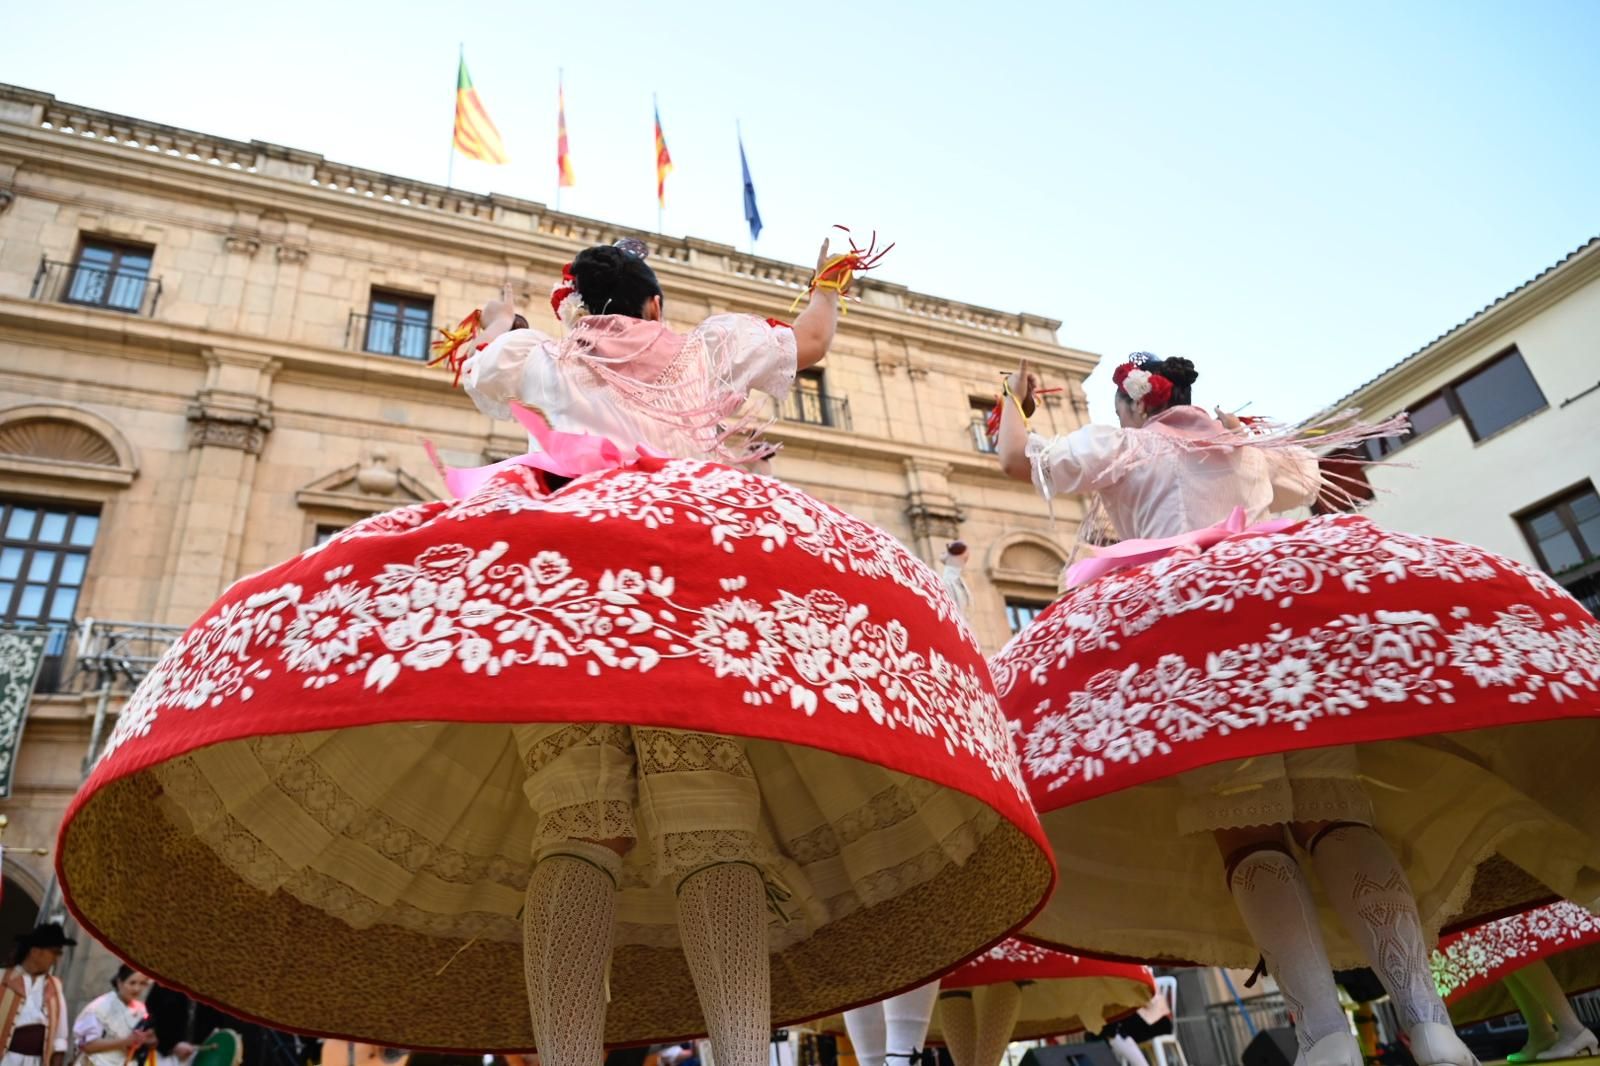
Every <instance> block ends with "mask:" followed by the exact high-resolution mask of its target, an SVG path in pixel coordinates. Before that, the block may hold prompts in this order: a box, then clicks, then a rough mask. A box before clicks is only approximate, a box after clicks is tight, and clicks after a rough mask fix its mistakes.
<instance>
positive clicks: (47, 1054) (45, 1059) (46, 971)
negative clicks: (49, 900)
mask: <svg viewBox="0 0 1600 1066" xmlns="http://www.w3.org/2000/svg"><path fill="white" fill-rule="evenodd" d="M76 944H77V941H76V940H69V939H67V935H66V933H65V932H64V931H63V930H62V928H61V925H60V923H58V922H48V923H46V924H44V925H41V926H38V927H37V928H35V929H34V930H33V931H32V932H30V933H19V934H18V935H17V951H16V955H15V956H14V957H13V958H12V960H11V967H10V968H9V969H7V970H6V973H5V977H4V978H3V979H0V1046H3V1047H4V1048H5V1056H4V1058H0V1066H64V1064H65V1060H66V1057H67V1033H68V1029H69V1023H68V1021H67V1019H68V1018H69V1017H70V1015H69V1014H68V1013H67V997H66V994H65V993H64V992H63V990H62V988H61V979H60V978H59V977H56V976H54V975H53V974H51V972H50V971H51V969H52V968H54V966H55V964H56V963H57V962H58V961H60V959H61V950H62V949H63V948H67V947H72V946H74V945H76Z"/></svg>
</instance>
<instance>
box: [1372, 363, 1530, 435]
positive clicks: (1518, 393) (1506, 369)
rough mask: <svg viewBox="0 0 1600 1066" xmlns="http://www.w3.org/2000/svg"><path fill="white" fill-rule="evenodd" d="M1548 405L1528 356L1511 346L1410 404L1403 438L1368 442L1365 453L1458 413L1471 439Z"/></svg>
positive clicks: (1426, 428)
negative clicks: (1409, 419) (1523, 356)
mask: <svg viewBox="0 0 1600 1066" xmlns="http://www.w3.org/2000/svg"><path fill="white" fill-rule="evenodd" d="M1547 406H1549V403H1548V401H1546V400H1545V398H1544V391H1543V390H1541V389H1540V388H1539V383H1538V382H1537V381H1535V380H1534V379H1533V372H1532V371H1531V370H1529V369H1528V363H1527V360H1525V359H1523V358H1522V353H1521V352H1520V351H1518V350H1517V349H1515V348H1512V349H1510V350H1509V351H1506V352H1503V353H1501V354H1500V355H1498V356H1496V357H1495V358H1493V359H1491V360H1489V361H1488V362H1487V363H1484V364H1483V365H1482V366H1479V367H1476V368H1474V369H1473V370H1472V372H1471V373H1469V374H1467V375H1466V376H1465V377H1462V378H1460V379H1458V380H1457V381H1455V382H1452V383H1451V384H1449V385H1446V386H1445V387H1444V388H1442V389H1440V390H1439V391H1438V392H1436V393H1434V394H1433V395H1431V396H1428V397H1426V398H1424V399H1422V400H1421V401H1419V402H1417V403H1415V404H1413V405H1412V406H1411V407H1410V408H1409V409H1408V412H1407V413H1408V414H1410V416H1411V431H1410V432H1409V433H1407V434H1405V435H1404V436H1402V437H1386V438H1384V439H1382V440H1373V441H1368V442H1367V454H1368V456H1369V457H1371V458H1373V459H1381V458H1383V457H1384V456H1385V455H1389V454H1391V453H1393V452H1396V451H1399V450H1400V449H1401V448H1403V447H1405V445H1406V444H1407V443H1409V442H1410V441H1411V440H1412V439H1414V438H1416V437H1420V436H1422V435H1423V434H1424V433H1427V432H1428V431H1429V430H1432V429H1435V428H1437V427H1439V426H1442V425H1444V424H1445V423H1446V422H1448V421H1450V420H1451V419H1452V418H1455V417H1456V416H1457V415H1460V416H1461V419H1462V421H1463V422H1464V423H1465V424H1466V427H1467V432H1468V433H1469V434H1470V435H1471V437H1472V439H1473V440H1484V439H1486V438H1488V437H1492V436H1494V435H1495V434H1496V433H1498V432H1500V431H1501V430H1502V429H1505V428H1506V427H1507V426H1510V425H1511V424H1512V423H1513V422H1517V421H1519V420H1520V419H1523V418H1526V417H1528V416H1529V415H1531V414H1533V413H1535V412H1536V411H1542V410H1544V409H1545V408H1546V407H1547Z"/></svg>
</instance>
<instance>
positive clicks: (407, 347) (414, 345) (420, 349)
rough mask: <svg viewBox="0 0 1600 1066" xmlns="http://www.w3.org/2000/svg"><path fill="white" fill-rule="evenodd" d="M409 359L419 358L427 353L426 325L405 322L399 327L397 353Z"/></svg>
mask: <svg viewBox="0 0 1600 1066" xmlns="http://www.w3.org/2000/svg"><path fill="white" fill-rule="evenodd" d="M397 354H399V355H403V356H406V357H407V358H410V359H421V358H422V357H423V356H425V355H427V354H428V326H427V325H426V323H424V324H423V325H420V326H419V325H417V324H416V323H415V322H407V323H405V324H404V325H402V326H401V327H400V350H399V352H398V353H397Z"/></svg>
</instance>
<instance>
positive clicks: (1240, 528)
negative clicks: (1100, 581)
mask: <svg viewBox="0 0 1600 1066" xmlns="http://www.w3.org/2000/svg"><path fill="white" fill-rule="evenodd" d="M1296 521H1297V519H1293V518H1272V519H1268V520H1267V521H1265V522H1257V523H1256V524H1255V525H1251V526H1247V525H1246V524H1245V516H1244V508H1243V507H1235V508H1234V509H1233V513H1231V514H1229V515H1228V517H1227V518H1224V519H1223V520H1222V521H1220V522H1218V523H1217V524H1216V525H1214V526H1206V527H1205V528H1204V529H1196V530H1191V531H1190V532H1188V533H1179V534H1178V535H1177V536H1175V537H1161V538H1159V539H1153V540H1124V541H1119V542H1118V543H1116V544H1108V545H1106V546H1105V547H1090V548H1089V551H1090V552H1091V553H1092V555H1091V557H1090V558H1088V559H1080V560H1078V561H1077V562H1075V563H1073V564H1072V565H1071V566H1070V567H1068V568H1067V588H1069V589H1070V588H1076V587H1077V586H1079V585H1083V584H1087V583H1088V582H1090V581H1093V580H1095V579H1096V578H1100V577H1104V576H1105V575H1107V574H1110V573H1113V572H1115V571H1117V570H1126V569H1128V568H1129V567H1132V566H1142V565H1143V564H1145V563H1153V562H1155V561H1156V560H1157V559H1159V558H1161V557H1162V556H1163V555H1170V554H1171V553H1172V552H1174V551H1176V550H1178V549H1179V548H1182V547H1184V546H1186V545H1189V544H1194V545H1197V546H1199V547H1201V548H1209V547H1211V546H1212V545H1213V544H1216V543H1218V542H1219V541H1223V540H1226V539H1227V538H1229V537H1232V536H1235V535H1236V534H1239V533H1277V532H1279V531H1281V530H1284V529H1288V528H1289V527H1290V526H1292V525H1294V524H1295V522H1296Z"/></svg>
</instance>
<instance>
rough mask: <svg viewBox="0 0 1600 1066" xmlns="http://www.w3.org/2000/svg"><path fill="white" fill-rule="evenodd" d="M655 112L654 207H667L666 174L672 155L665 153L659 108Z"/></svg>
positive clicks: (664, 140)
mask: <svg viewBox="0 0 1600 1066" xmlns="http://www.w3.org/2000/svg"><path fill="white" fill-rule="evenodd" d="M655 112H656V205H657V206H658V207H666V206H667V172H668V171H670V170H671V169H672V153H670V152H668V151H667V138H666V137H665V135H663V134H662V132H661V108H659V107H657V108H656V109H655Z"/></svg>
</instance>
